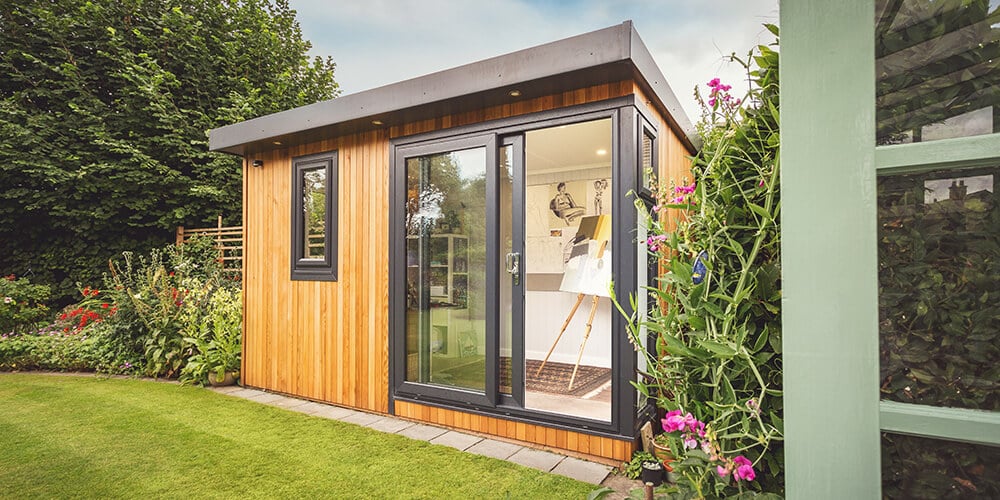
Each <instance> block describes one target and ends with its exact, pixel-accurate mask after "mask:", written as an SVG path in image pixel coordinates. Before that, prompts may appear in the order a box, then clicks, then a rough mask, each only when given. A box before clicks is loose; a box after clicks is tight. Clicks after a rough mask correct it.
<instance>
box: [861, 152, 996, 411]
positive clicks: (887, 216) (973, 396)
mask: <svg viewBox="0 0 1000 500" xmlns="http://www.w3.org/2000/svg"><path fill="white" fill-rule="evenodd" d="M998 182H1000V168H997V167H993V168H978V169H968V170H959V171H955V170H951V171H943V172H930V173H922V174H911V175H894V176H886V177H882V178H879V180H878V216H879V235H878V236H879V237H878V241H879V248H878V259H879V333H880V336H879V338H880V365H881V366H880V368H881V394H882V399H887V400H892V401H899V402H902V403H916V404H925V405H934V406H948V407H961V408H973V409H981V410H993V411H996V410H1000V310H998V304H1000V203H998V199H997V187H998V184H997V183H998Z"/></svg>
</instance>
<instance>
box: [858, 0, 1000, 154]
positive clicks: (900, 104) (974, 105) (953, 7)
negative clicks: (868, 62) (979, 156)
mask: <svg viewBox="0 0 1000 500" xmlns="http://www.w3.org/2000/svg"><path fill="white" fill-rule="evenodd" d="M998 9H1000V2H998V1H997V0H992V1H991V0H939V1H934V2H930V1H927V0H876V2H875V26H876V27H875V30H876V33H875V71H876V73H875V74H876V79H877V81H876V115H877V143H878V144H880V145H883V144H899V143H907V142H921V141H931V140H937V139H948V138H952V137H966V136H972V135H982V134H992V133H996V132H998V131H1000V13H998Z"/></svg>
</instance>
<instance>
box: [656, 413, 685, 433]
mask: <svg viewBox="0 0 1000 500" xmlns="http://www.w3.org/2000/svg"><path fill="white" fill-rule="evenodd" d="M660 422H662V423H663V431H664V432H674V431H677V430H680V429H682V428H683V425H684V417H682V416H681V411H680V410H673V411H668V412H667V414H666V416H664V417H663V420H661V421H660Z"/></svg>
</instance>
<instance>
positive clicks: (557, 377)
mask: <svg viewBox="0 0 1000 500" xmlns="http://www.w3.org/2000/svg"><path fill="white" fill-rule="evenodd" d="M541 364H542V362H541V360H537V359H529V360H527V361H526V362H525V365H526V366H525V371H526V372H527V373H526V374H525V375H526V376H527V379H528V380H527V383H526V386H527V387H526V389H527V390H528V391H532V392H546V393H549V394H562V395H565V396H576V397H580V396H583V395H585V394H587V393H589V392H591V391H593V390H594V389H597V388H598V387H601V386H602V385H604V384H605V383H607V382H608V381H610V380H611V369H610V368H601V367H598V366H587V365H580V369H579V370H577V372H576V380H575V381H574V382H573V389H572V390H570V389H569V379H570V377H572V376H573V365H572V364H569V363H554V362H552V361H549V362H548V363H545V368H544V369H543V370H542V373H539V374H538V376H536V375H535V372H536V371H538V367H539V366H540V365H541ZM500 388H501V390H502V391H504V392H510V358H501V359H500Z"/></svg>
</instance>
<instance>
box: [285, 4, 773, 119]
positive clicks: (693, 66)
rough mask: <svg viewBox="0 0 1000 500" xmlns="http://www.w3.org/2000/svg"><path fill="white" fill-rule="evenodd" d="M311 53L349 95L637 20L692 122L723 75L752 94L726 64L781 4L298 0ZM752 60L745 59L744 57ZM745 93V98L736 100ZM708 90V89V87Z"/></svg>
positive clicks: (738, 71)
mask: <svg viewBox="0 0 1000 500" xmlns="http://www.w3.org/2000/svg"><path fill="white" fill-rule="evenodd" d="M289 3H290V5H291V7H292V8H293V9H295V10H296V11H298V16H297V18H298V20H299V23H300V24H301V27H302V34H303V37H304V38H305V39H306V40H309V41H310V42H312V44H313V48H312V50H311V51H310V55H315V56H322V57H326V56H331V57H332V58H333V60H334V62H336V64H337V69H336V73H335V76H334V78H335V79H336V81H337V83H338V84H339V85H340V90H341V95H346V94H353V93H357V92H361V91H364V90H368V89H373V88H376V87H380V86H383V85H388V84H391V83H395V82H399V81H402V80H407V79H410V78H415V77H418V76H422V75H426V74H429V73H433V72H436V71H441V70H444V69H449V68H453V67H456V66H461V65H463V64H468V63H471V62H476V61H480V60H483V59H487V58H490V57H494V56H499V55H502V54H507V53H509V52H514V51H517V50H521V49H526V48H529V47H533V46H536V45H541V44H544V43H548V42H552V41H555V40H560V39H562V38H567V37H570V36H573V35H578V34H581V33H586V32H589V31H594V30H598V29H601V28H606V27H608V26H613V25H617V24H620V23H622V22H623V21H626V20H632V21H633V23H634V26H635V29H636V31H638V32H639V36H640V37H641V38H642V40H643V42H645V44H646V47H647V48H649V51H650V53H652V55H653V58H654V59H655V60H656V63H657V65H658V66H659V67H660V70H661V71H662V72H663V75H664V76H665V77H666V78H667V82H668V83H669V84H670V87H671V88H672V89H673V91H674V94H676V95H677V98H678V100H680V102H681V105H682V106H683V107H684V110H685V112H686V113H687V115H688V119H689V120H690V121H691V122H692V123H694V122H696V121H697V120H698V117H699V115H700V111H699V108H698V105H697V104H696V102H695V100H694V97H693V89H694V87H695V85H699V86H700V87H701V89H702V90H703V89H704V87H705V83H706V82H708V81H709V80H711V79H712V78H714V77H716V76H718V77H720V78H722V80H723V82H725V83H731V84H732V85H733V88H734V91H733V92H732V93H733V94H734V95H740V94H741V93H742V92H744V91H745V90H746V83H745V80H746V72H745V70H744V69H743V68H742V67H741V66H739V65H738V64H735V63H728V62H726V61H727V59H728V57H727V56H729V55H730V54H732V53H734V52H735V53H736V54H737V55H738V56H745V55H746V53H747V52H748V51H749V50H750V48H751V47H753V46H755V45H757V44H769V43H772V42H773V41H774V37H773V36H771V34H770V33H768V32H767V30H766V29H765V28H764V27H763V26H762V24H764V23H773V24H777V23H778V0H726V1H721V2H703V1H698V0H604V1H600V0H543V1H527V0H494V1H480V0H465V1H461V0H361V1H349V2H332V1H329V0H290V2H289ZM743 58H744V59H745V57H743ZM736 91H739V92H740V94H737V93H736ZM703 93H704V90H703Z"/></svg>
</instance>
